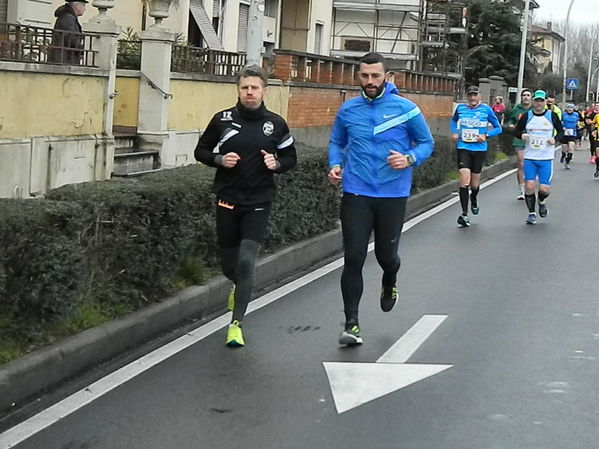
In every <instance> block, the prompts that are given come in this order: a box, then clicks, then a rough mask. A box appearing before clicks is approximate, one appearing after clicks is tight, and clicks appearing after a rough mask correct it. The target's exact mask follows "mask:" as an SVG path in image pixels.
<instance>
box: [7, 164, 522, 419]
mask: <svg viewBox="0 0 599 449" xmlns="http://www.w3.org/2000/svg"><path fill="white" fill-rule="evenodd" d="M513 167H515V162H514V160H513V159H512V158H510V159H506V160H504V161H501V162H499V163H497V164H495V165H492V166H489V167H485V168H484V170H483V173H482V177H481V179H489V178H493V177H495V176H497V175H498V174H500V173H503V172H505V171H507V170H509V169H511V168H513ZM456 191H457V183H456V181H451V182H448V183H445V184H443V185H441V186H438V187H435V188H433V189H430V190H427V191H424V192H420V193H418V194H416V195H414V196H411V197H410V198H409V200H408V206H407V211H406V219H409V218H411V217H414V216H415V215H418V214H420V213H422V212H424V211H426V210H428V209H431V208H432V207H435V206H436V205H437V204H439V203H441V202H443V201H445V200H446V199H447V197H448V196H450V195H451V194H452V193H453V192H456ZM342 249H343V242H342V238H341V230H340V229H337V230H334V231H330V232H328V233H326V234H323V235H321V236H318V237H314V238H312V239H309V240H306V241H303V242H300V243H297V244H295V245H292V246H290V247H288V248H285V249H283V250H282V251H279V252H278V253H276V254H272V255H269V256H266V257H264V258H262V259H260V260H259V261H258V264H257V266H256V287H257V288H258V289H260V288H266V287H268V286H269V285H273V284H275V283H277V282H280V281H282V280H284V279H285V278H287V277H290V276H292V275H294V274H297V273H299V272H301V271H304V270H307V269H309V268H311V267H313V266H314V265H315V264H317V263H319V262H322V261H323V260H326V259H328V258H331V257H333V256H339V255H340V254H341V252H342ZM230 285H231V284H230V282H229V281H228V280H227V279H226V278H225V277H224V276H217V277H216V278H214V279H212V280H211V281H210V282H209V283H207V284H206V285H203V286H194V287H189V288H186V289H184V290H182V291H180V292H179V293H177V294H176V295H174V296H172V297H170V298H166V299H165V300H163V301H161V302H159V303H155V304H152V305H150V306H148V307H146V308H145V309H143V310H139V311H137V312H133V313H131V314H129V315H127V316H125V317H123V318H120V319H118V320H115V321H111V322H108V323H104V324H102V325H100V326H97V327H94V328H91V329H87V330H85V331H83V332H80V333H79V334H76V335H73V336H71V337H67V338H65V339H63V340H61V341H59V342H57V343H55V344H53V345H50V346H48V347H45V348H41V349H39V350H37V351H34V352H32V353H30V354H27V355H25V356H23V357H21V358H19V359H17V360H14V361H12V362H10V363H8V364H7V365H6V366H5V367H3V368H0V412H2V414H4V412H10V411H11V410H12V409H17V408H19V407H21V406H22V405H24V404H25V403H27V401H29V400H31V399H32V398H34V397H35V396H39V395H42V394H44V393H46V392H48V391H49V390H50V389H51V388H53V387H56V386H57V385H58V384H60V383H61V382H64V381H65V380H66V379H69V378H72V377H73V376H75V375H77V374H80V373H82V372H84V371H86V370H89V369H90V368H92V367H93V366H95V365H96V364H98V363H100V362H103V361H106V360H109V359H111V358H113V357H116V356H118V355H119V354H122V353H124V352H125V351H127V350H130V349H132V348H134V347H136V346H139V345H140V344H143V343H145V342H148V341H149V340H151V339H152V338H155V337H156V336H158V335H160V334H161V333H164V332H166V331H168V330H169V329H172V328H173V327H175V326H177V325H180V324H182V323H183V322H184V321H185V320H188V319H190V318H198V317H203V316H208V315H211V314H215V313H217V312H220V311H223V309H224V306H225V303H226V300H225V298H226V297H227V295H228V292H229V288H230Z"/></svg>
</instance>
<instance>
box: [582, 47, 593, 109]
mask: <svg viewBox="0 0 599 449" xmlns="http://www.w3.org/2000/svg"><path fill="white" fill-rule="evenodd" d="M594 44H595V39H591V53H590V55H589V73H588V75H587V92H586V95H585V97H584V104H585V106H586V104H587V102H588V101H589V89H590V87H591V73H592V70H593V46H594Z"/></svg>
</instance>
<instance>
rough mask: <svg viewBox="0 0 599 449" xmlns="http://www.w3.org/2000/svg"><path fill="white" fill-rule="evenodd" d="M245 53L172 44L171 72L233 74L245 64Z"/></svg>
mask: <svg viewBox="0 0 599 449" xmlns="http://www.w3.org/2000/svg"><path fill="white" fill-rule="evenodd" d="M245 63H246V55H245V54H243V53H229V52H226V51H219V50H210V49H208V48H199V47H189V46H186V45H175V46H173V53H172V59H171V72H184V73H189V72H192V73H203V74H206V75H224V76H234V75H235V74H236V73H237V72H238V71H239V70H240V69H241V68H243V67H244V66H245Z"/></svg>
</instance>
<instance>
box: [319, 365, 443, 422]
mask: <svg viewBox="0 0 599 449" xmlns="http://www.w3.org/2000/svg"><path fill="white" fill-rule="evenodd" d="M452 366H453V365H420V364H418V365H415V364H404V363H347V362H324V367H325V369H326V370H327V375H328V376H329V382H330V384H331V392H332V393H333V398H334V399H335V407H337V413H339V414H341V413H343V412H346V411H348V410H351V409H352V408H355V407H358V406H360V405H362V404H366V403H367V402H370V401H372V400H374V399H378V398H380V397H382V396H385V395H386V394H389V393H393V392H394V391H397V390H400V389H402V388H404V387H407V386H408V385H411V384H413V383H416V382H418V381H420V380H423V379H426V378H427V377H430V376H434V375H435V374H437V373H440V372H441V371H445V370H446V369H447V368H451V367H452Z"/></svg>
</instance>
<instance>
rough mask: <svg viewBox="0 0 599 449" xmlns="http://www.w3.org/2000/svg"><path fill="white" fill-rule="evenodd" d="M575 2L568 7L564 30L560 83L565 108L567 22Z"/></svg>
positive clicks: (572, 0)
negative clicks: (562, 71)
mask: <svg viewBox="0 0 599 449" xmlns="http://www.w3.org/2000/svg"><path fill="white" fill-rule="evenodd" d="M574 1H575V0H571V1H570V6H568V14H566V29H565V31H564V39H565V40H564V60H563V61H562V64H563V65H564V79H563V83H562V101H563V102H564V104H563V106H566V67H567V66H566V60H567V59H568V22H569V21H570V11H571V10H572V5H573V4H574Z"/></svg>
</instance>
